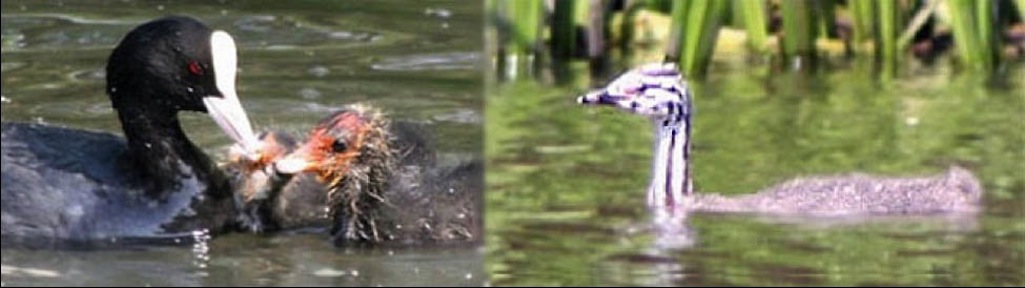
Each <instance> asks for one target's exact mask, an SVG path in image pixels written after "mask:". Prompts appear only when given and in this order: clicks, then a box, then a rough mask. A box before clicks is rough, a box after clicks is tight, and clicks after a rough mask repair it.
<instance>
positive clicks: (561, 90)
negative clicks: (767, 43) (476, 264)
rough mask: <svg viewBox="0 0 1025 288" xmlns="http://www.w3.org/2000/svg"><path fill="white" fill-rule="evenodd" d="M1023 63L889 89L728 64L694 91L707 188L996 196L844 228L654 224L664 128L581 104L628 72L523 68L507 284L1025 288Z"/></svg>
mask: <svg viewBox="0 0 1025 288" xmlns="http://www.w3.org/2000/svg"><path fill="white" fill-rule="evenodd" d="M1023 66H1025V65H1020V64H1018V65H1014V66H1012V67H1011V69H1010V72H1009V75H1006V79H998V80H996V81H989V80H986V79H976V78H974V77H973V76H972V75H964V74H958V73H954V72H952V71H950V69H949V67H947V66H943V65H940V66H937V67H912V68H910V69H909V70H908V73H907V74H906V75H904V76H902V77H899V78H897V79H894V80H883V79H879V78H877V77H876V76H875V74H874V72H873V70H872V67H871V63H864V62H857V61H855V62H842V61H841V62H840V63H837V64H836V65H835V67H834V68H832V69H830V70H828V71H819V72H818V73H815V74H798V73H780V72H778V71H772V70H770V69H768V68H767V67H765V66H761V65H751V64H749V63H747V62H744V61H742V60H736V59H719V60H718V62H717V63H715V65H712V67H713V68H712V71H711V73H710V74H709V76H708V77H707V79H706V80H703V81H698V82H692V83H691V84H692V86H693V88H694V90H695V91H694V92H695V95H696V96H695V100H694V101H695V110H696V114H695V118H694V119H695V120H694V121H695V128H694V129H695V130H694V141H695V142H694V143H695V144H694V153H693V155H694V164H693V169H694V177H695V186H696V190H697V191H698V192H699V193H703V192H714V193H723V194H732V195H738V194H748V193H754V192H755V191H758V190H759V189H762V188H765V187H769V186H771V185H773V184H776V183H780V182H782V181H785V180H787V179H790V178H794V177H797V176H801V175H821V174H838V173H849V172H854V171H861V172H867V173H872V174H883V175H894V176H897V175H907V176H911V175H923V174H931V173H937V172H940V171H944V170H945V169H947V167H948V166H949V165H951V164H958V165H961V166H964V167H966V168H967V169H969V170H971V171H972V172H973V173H975V174H976V175H977V176H978V177H979V178H980V180H981V181H982V182H983V185H984V190H985V196H984V199H985V200H984V205H985V207H984V210H983V212H981V213H979V214H977V215H976V214H957V215H942V216H916V217H900V216H888V217H861V218H830V219H824V218H792V217H777V216H764V215H745V214H716V213H695V214H675V215H671V214H659V213H655V214H652V213H651V212H650V211H648V209H647V208H646V205H645V188H646V185H647V181H648V175H647V173H648V171H649V169H650V167H649V165H650V162H649V161H650V157H651V136H650V134H651V132H650V131H649V129H650V123H648V122H647V120H645V119H641V118H640V117H636V116H634V115H627V114H628V113H622V112H620V111H613V109H588V108H585V107H581V106H578V105H577V104H576V103H574V99H575V97H576V96H578V95H580V94H582V93H583V92H585V91H587V90H588V89H589V88H590V87H594V86H599V85H603V84H605V83H603V82H604V81H608V79H611V78H612V77H611V76H601V77H597V78H598V79H599V80H596V81H594V82H592V81H591V79H590V76H589V75H588V72H587V70H588V69H587V67H586V64H585V63H571V64H570V65H569V67H568V68H566V70H567V71H568V73H565V74H561V73H558V72H555V73H553V72H551V71H547V70H545V71H540V72H537V73H535V74H530V73H526V74H524V73H520V74H519V75H518V76H517V77H515V78H518V79H515V80H509V81H504V82H499V83H496V84H494V85H493V86H492V87H490V89H489V93H488V94H489V96H488V103H487V105H488V107H489V112H488V117H487V119H486V125H487V131H488V138H487V139H486V145H485V146H486V151H487V153H488V159H489V160H488V161H489V162H488V164H489V170H488V177H487V182H488V187H489V189H488V198H487V201H488V218H487V227H488V236H487V237H488V238H487V239H488V241H487V250H488V252H489V254H488V255H489V258H488V260H489V262H488V271H489V272H490V273H491V277H492V282H493V284H495V285H628V286H630V285H657V286H681V285H683V286H692V285H693V286H697V285H701V286H705V285H744V286H755V285H757V286H762V285H772V286H776V285H785V286H791V285H802V286H804V285H886V286H890V285H1018V286H1020V285H1023V284H1025V274H1023V273H1022V272H1021V271H1023V269H1025V242H1023V241H1025V224H1023V223H1025V221H1022V219H1023V218H1025V211H1023V209H1022V207H1025V206H1023V205H1025V175H1023V174H1022V173H1021V171H1025V150H1023V149H1022V147H1023V146H1022V145H1025V142H1023V141H1022V139H1025V116H1023V115H1025V114H1023V113H1022V111H1023V110H1022V109H1023V107H1025V95H1023V94H1022V93H1021V91H1023V88H1025V83H1023V82H1022V81H1023V79H1025V68H1023ZM506 75H508V73H506ZM535 75H536V76H535ZM553 76H555V77H553ZM531 78H539V79H543V80H535V79H531ZM553 83H559V84H553Z"/></svg>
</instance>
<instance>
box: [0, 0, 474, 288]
mask: <svg viewBox="0 0 1025 288" xmlns="http://www.w3.org/2000/svg"><path fill="white" fill-rule="evenodd" d="M0 5H2V11H3V12H2V13H3V14H2V24H3V28H2V36H3V38H2V39H3V41H2V42H3V43H2V45H3V46H2V47H3V57H2V58H3V59H2V70H3V82H2V96H3V98H2V102H3V108H2V118H3V121H27V122H45V123H50V124H54V125H62V126H69V127H75V128H82V129H93V130H105V131H111V132H115V133H120V125H119V124H118V122H117V119H116V116H115V115H114V114H113V111H112V110H111V108H110V104H109V102H108V99H107V97H106V95H104V94H103V87H104V81H103V77H104V75H103V67H104V65H105V63H106V58H107V56H108V55H109V53H110V50H111V49H112V48H113V47H114V45H115V44H116V43H117V41H118V40H119V39H120V38H121V37H122V36H123V35H124V34H125V33H127V32H128V31H129V30H130V29H131V28H132V27H134V26H135V25H138V24H140V23H142V22H144V21H147V20H150V19H154V18H157V17H160V16H163V15H167V14H185V15H191V16H194V17H197V18H199V19H201V20H203V21H204V22H206V23H207V24H208V25H210V26H211V27H213V28H214V29H223V30H226V31H228V32H229V33H231V34H232V35H233V36H234V37H235V40H236V41H237V42H238V43H239V53H240V66H241V67H240V68H241V71H240V76H239V77H240V79H239V94H240V97H241V100H242V102H243V105H244V106H245V108H246V109H247V110H248V111H249V115H250V117H251V118H252V119H251V120H252V121H253V122H254V125H255V126H256V127H257V128H258V129H270V128H274V129H283V130H286V131H294V132H295V133H299V132H300V131H302V132H305V131H308V129H310V128H311V127H312V125H313V123H315V122H316V121H317V120H319V119H320V118H321V117H324V116H326V115H328V114H329V113H330V112H332V111H334V110H335V109H337V108H338V107H340V106H341V105H344V104H348V103H353V102H369V103H371V104H373V105H376V106H378V107H381V108H383V109H384V110H385V111H386V112H388V113H390V114H391V116H392V117H393V119H396V120H398V121H414V122H424V123H427V124H428V127H429V128H430V130H431V131H430V132H431V133H432V135H433V138H434V139H435V140H436V143H435V144H436V146H437V148H438V150H439V151H440V152H441V153H444V154H445V155H453V156H459V157H461V156H465V155H477V156H479V155H480V146H481V144H480V143H481V139H482V135H483V131H482V129H481V128H482V118H483V110H482V109H483V106H482V102H483V99H482V97H480V95H481V91H483V76H482V75H481V73H480V72H479V71H481V67H482V65H481V64H480V63H481V61H482V59H481V56H480V55H481V50H482V47H483V44H482V33H481V31H482V28H481V24H482V23H483V20H482V19H483V18H482V11H483V7H482V3H477V2H475V1H469V2H467V1H3V2H2V4H0ZM183 116H184V120H183V121H184V123H185V126H186V127H185V130H186V132H187V133H188V135H189V137H190V138H191V139H192V140H193V141H194V142H196V143H197V144H199V145H200V146H201V147H203V148H204V149H206V150H207V152H208V153H209V154H211V155H214V156H215V157H217V156H222V155H223V153H224V150H225V148H226V146H227V145H228V143H229V139H228V138H227V137H226V136H224V135H223V134H222V133H221V132H219V129H218V128H216V125H214V123H213V121H210V119H209V117H207V116H205V115H201V114H185V115H183ZM207 244H208V245H206V246H203V247H197V248H198V249H193V248H192V247H157V248H146V249H138V251H136V250H134V249H133V250H129V251H122V250H118V251H79V252H75V251H58V252H44V251H20V250H9V249H4V250H3V257H2V265H3V266H2V268H3V271H2V276H3V279H2V282H3V285H4V286H6V285H46V286H51V285H80V284H85V285H118V286H121V285H366V286H378V285H432V286H434V285H457V286H477V285H482V284H484V283H486V281H487V280H486V277H485V273H484V270H483V248H480V247H465V248H446V249H383V248H382V249H339V248H335V247H332V246H330V245H328V243H327V240H326V239H325V238H324V237H321V236H318V235H296V236H287V235H279V236H274V237H260V236H252V235H234V236H230V237H227V238H218V239H215V240H213V241H211V242H208V243H207Z"/></svg>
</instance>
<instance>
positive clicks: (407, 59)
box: [371, 52, 480, 71]
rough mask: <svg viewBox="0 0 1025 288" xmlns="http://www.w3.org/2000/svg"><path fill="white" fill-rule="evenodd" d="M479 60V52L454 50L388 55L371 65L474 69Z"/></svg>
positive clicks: (402, 68) (407, 68)
mask: <svg viewBox="0 0 1025 288" xmlns="http://www.w3.org/2000/svg"><path fill="white" fill-rule="evenodd" d="M479 61H480V53H479V52H454V53H442V54H423V55H412V56H403V57H390V58H385V59H384V60H382V61H380V62H379V63H376V64H373V65H372V66H371V67H372V68H373V69H374V70H385V71H422V70H470V69H476V67H477V65H478V63H479Z"/></svg>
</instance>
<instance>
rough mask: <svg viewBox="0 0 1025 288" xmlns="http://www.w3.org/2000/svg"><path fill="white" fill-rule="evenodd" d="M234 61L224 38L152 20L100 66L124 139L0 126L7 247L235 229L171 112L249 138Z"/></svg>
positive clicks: (224, 184)
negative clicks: (191, 114) (205, 117)
mask: <svg viewBox="0 0 1025 288" xmlns="http://www.w3.org/2000/svg"><path fill="white" fill-rule="evenodd" d="M236 57H237V55H236V50H235V44H234V41H233V40H232V38H231V36H230V35H228V34H227V33H225V32H222V31H212V30H210V28H208V27H207V26H206V25H204V24H202V23H200V22H199V21H196V20H195V19H191V18H186V17H166V18H162V19H157V20H154V21H151V22H148V23H145V24H143V25H140V26H138V27H136V28H135V29H134V30H132V31H131V32H130V33H128V35H127V36H125V38H124V39H123V40H122V41H121V42H120V44H118V46H117V47H116V48H114V51H113V53H112V54H111V55H110V58H109V60H108V63H107V74H106V75H107V76H106V77H107V93H108V95H109V96H110V101H111V103H112V104H113V107H114V109H115V110H116V111H117V114H118V116H119V119H120V120H121V125H122V129H123V131H124V135H125V138H124V139H123V138H121V137H118V136H115V135H113V134H111V133H106V132H93V131H84V130H73V129H67V128H59V127H53V126H47V125H39V124H23V123H3V128H2V130H3V133H2V139H3V140H2V142H3V144H2V154H3V162H2V166H3V169H2V171H3V172H2V173H3V179H2V181H0V187H2V189H0V191H2V197H3V200H2V204H0V205H2V207H3V208H2V209H0V213H2V219H3V220H2V223H3V225H2V226H0V227H2V228H0V232H2V238H3V245H4V246H14V245H17V246H30V247H31V246H35V247H44V246H50V245H60V244H62V243H67V244H72V243H75V244H82V243H86V244H93V243H98V242H102V243H109V242H120V241H126V240H139V239H141V240H143V241H147V240H154V241H156V240H171V239H178V238H179V237H185V238H191V236H190V235H192V234H193V232H194V231H206V230H212V232H216V231H218V230H221V229H222V228H225V227H226V226H228V225H229V224H230V223H232V222H233V220H234V218H235V217H236V215H235V214H234V211H235V209H234V203H233V201H232V194H231V187H230V182H229V179H228V177H227V176H226V175H224V174H223V173H222V172H221V171H220V170H218V169H217V167H216V165H215V164H214V163H213V162H212V161H211V160H210V159H209V158H207V156H206V155H205V154H204V153H203V151H202V150H200V149H199V148H198V147H196V146H195V145H194V144H192V142H190V141H189V139H188V138H187V137H186V136H185V133H184V132H183V131H182V128H181V125H180V124H179V121H178V116H177V114H178V112H179V111H197V112H206V113H209V114H210V115H211V116H212V117H213V118H214V119H215V121H217V123H218V124H219V125H221V127H222V129H224V130H225V132H227V133H229V134H230V135H232V137H236V138H237V137H241V136H239V135H242V134H246V132H245V130H244V129H247V128H248V127H249V123H248V120H247V118H246V115H245V111H243V110H242V107H241V105H239V103H238V99H237V96H236V95H235V76H236V61H237V58H236ZM248 133H250V134H251V133H252V132H248ZM251 141H255V139H253V140H251Z"/></svg>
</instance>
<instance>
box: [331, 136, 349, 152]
mask: <svg viewBox="0 0 1025 288" xmlns="http://www.w3.org/2000/svg"><path fill="white" fill-rule="evenodd" d="M347 149H349V145H348V144H345V141H344V140H342V139H338V140H335V143H332V144H331V150H333V151H334V152H335V153H341V152H345V150H347Z"/></svg>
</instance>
